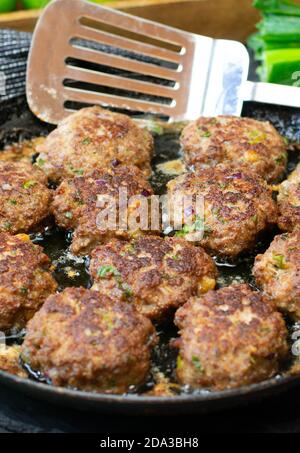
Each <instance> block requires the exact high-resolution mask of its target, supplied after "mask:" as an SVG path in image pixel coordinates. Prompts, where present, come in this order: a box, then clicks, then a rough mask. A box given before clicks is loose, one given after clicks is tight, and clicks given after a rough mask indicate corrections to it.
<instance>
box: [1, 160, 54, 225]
mask: <svg viewBox="0 0 300 453" xmlns="http://www.w3.org/2000/svg"><path fill="white" fill-rule="evenodd" d="M46 184H47V178H46V176H45V175H44V174H43V172H42V171H41V170H39V169H38V168H35V167H34V166H32V165H31V164H29V163H25V162H1V161H0V232H5V231H8V232H10V233H12V234H15V233H21V232H28V231H29V230H31V229H33V228H35V227H36V226H37V225H38V224H39V223H40V222H41V221H42V220H43V219H44V218H45V217H47V216H48V214H49V208H50V202H51V191H50V190H49V189H48V188H47V185H46Z"/></svg>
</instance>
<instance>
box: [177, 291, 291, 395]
mask: <svg viewBox="0 0 300 453" xmlns="http://www.w3.org/2000/svg"><path fill="white" fill-rule="evenodd" d="M175 323H176V325H177V326H178V327H179V328H180V336H181V338H180V341H179V345H180V350H179V356H178V360H177V377H178V380H179V381H180V383H182V384H186V385H190V386H191V387H194V388H198V387H208V388H213V389H216V390H223V389H228V388H233V387H240V386H243V385H249V384H254V383H257V382H260V381H262V380H264V379H268V378H271V377H272V376H274V375H275V374H276V373H277V372H278V369H279V363H280V361H281V360H282V359H284V358H285V357H286V355H287V353H288V345H287V329H286V327H285V323H284V320H283V318H282V315H281V314H280V313H278V312H276V310H275V308H274V306H273V304H272V303H271V301H270V300H269V299H267V298H266V297H265V296H263V295H262V294H261V293H258V292H253V291H252V290H251V289H250V288H249V287H248V285H232V286H230V287H227V288H223V289H220V290H218V291H209V292H208V293H207V294H205V295H204V296H202V297H199V298H193V299H191V300H190V301H189V302H188V303H187V304H185V305H184V306H183V307H182V308H180V309H179V310H178V311H177V313H176V317H175Z"/></svg>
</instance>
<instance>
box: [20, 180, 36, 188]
mask: <svg viewBox="0 0 300 453" xmlns="http://www.w3.org/2000/svg"><path fill="white" fill-rule="evenodd" d="M35 185H36V181H33V180H29V181H25V182H24V183H23V186H22V187H23V189H26V190H28V189H31V187H34V186H35Z"/></svg>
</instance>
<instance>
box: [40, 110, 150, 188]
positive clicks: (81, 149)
mask: <svg viewBox="0 0 300 453" xmlns="http://www.w3.org/2000/svg"><path fill="white" fill-rule="evenodd" d="M38 151H39V152H40V156H39V158H38V160H37V163H38V165H40V167H41V168H42V169H43V170H44V171H45V173H46V174H47V175H48V177H49V178H50V179H51V180H53V181H61V180H62V179H63V178H72V177H74V176H76V175H83V174H86V173H87V172H90V171H93V170H95V169H102V168H105V167H107V166H109V165H110V164H111V162H112V161H118V160H119V161H121V162H123V163H124V164H134V165H136V166H137V167H139V168H140V169H141V170H143V171H144V172H145V174H150V160H151V157H152V152H153V137H152V135H151V134H150V132H148V131H147V130H146V129H142V128H140V127H139V126H138V125H137V124H136V123H135V122H134V121H133V120H132V119H131V118H129V117H128V116H126V115H121V114H118V113H113V112H109V111H108V110H104V109H102V108H101V107H97V106H96V107H89V108H85V109H82V110H80V111H78V112H76V113H74V114H72V115H70V116H69V117H68V118H66V119H64V120H63V121H62V122H61V123H60V124H59V126H58V128H57V129H55V130H54V131H53V132H51V133H50V135H49V136H48V137H47V139H46V141H45V142H44V143H43V144H41V145H40V146H39V147H38Z"/></svg>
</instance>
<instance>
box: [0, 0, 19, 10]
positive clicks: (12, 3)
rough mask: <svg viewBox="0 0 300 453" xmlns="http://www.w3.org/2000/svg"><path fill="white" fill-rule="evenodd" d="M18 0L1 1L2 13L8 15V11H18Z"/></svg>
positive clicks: (0, 8)
mask: <svg viewBox="0 0 300 453" xmlns="http://www.w3.org/2000/svg"><path fill="white" fill-rule="evenodd" d="M16 6H17V0H1V1H0V12H1V13H6V12H8V11H13V10H14V9H16Z"/></svg>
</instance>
